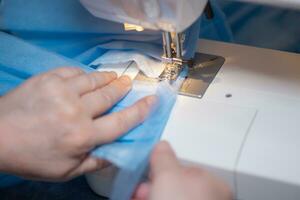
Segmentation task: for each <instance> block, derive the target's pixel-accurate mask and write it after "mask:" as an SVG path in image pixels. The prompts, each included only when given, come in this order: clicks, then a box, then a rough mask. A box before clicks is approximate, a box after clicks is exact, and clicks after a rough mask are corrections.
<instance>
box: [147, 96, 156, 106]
mask: <svg viewBox="0 0 300 200" xmlns="http://www.w3.org/2000/svg"><path fill="white" fill-rule="evenodd" d="M146 102H147V104H148V105H149V106H151V107H152V106H154V105H155V104H156V102H157V96H155V95H153V96H149V97H147V99H146Z"/></svg>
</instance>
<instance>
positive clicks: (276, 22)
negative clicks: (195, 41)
mask: <svg viewBox="0 0 300 200" xmlns="http://www.w3.org/2000/svg"><path fill="white" fill-rule="evenodd" d="M218 3H219V4H220V7H221V8H222V10H223V12H224V14H225V16H226V19H227V23H228V24H229V26H230V29H231V30H232V33H233V38H234V42H237V43H240V44H245V45H252V46H257V47H263V48H270V49H277V50H282V51H290V52H296V53H300V26H299V18H300V12H299V10H292V9H284V8H277V7H271V6H263V5H256V4H246V3H240V2H231V1H224V0H218ZM270 36H271V37H270Z"/></svg>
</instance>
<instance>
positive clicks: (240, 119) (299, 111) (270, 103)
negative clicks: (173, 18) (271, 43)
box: [162, 40, 300, 200]
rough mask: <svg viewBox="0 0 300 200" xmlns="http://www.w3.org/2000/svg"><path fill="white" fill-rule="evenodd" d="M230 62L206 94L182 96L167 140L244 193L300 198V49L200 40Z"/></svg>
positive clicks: (252, 196)
mask: <svg viewBox="0 0 300 200" xmlns="http://www.w3.org/2000/svg"><path fill="white" fill-rule="evenodd" d="M199 52H202V53H206V54H213V55H220V56H222V57H224V58H225V63H224V65H223V66H222V68H221V69H220V71H219V72H218V74H217V76H216V77H215V79H214V80H213V82H212V83H211V84H210V86H209V87H208V89H207V91H206V93H205V95H204V96H203V97H202V98H201V99H198V98H191V97H186V96H181V95H179V96H178V100H177V102H176V104H175V106H174V108H173V111H172V114H171V116H170V119H169V121H168V124H167V126H166V129H165V131H164V133H163V136H162V139H164V140H167V141H169V142H170V143H171V144H172V146H173V147H174V148H175V151H176V153H177V155H178V156H179V158H180V159H181V160H182V161H183V162H186V163H189V164H195V165H200V166H204V167H206V168H208V169H210V170H212V171H213V172H215V173H217V174H218V175H220V176H221V177H223V178H224V179H225V180H226V181H227V182H228V183H229V184H230V185H231V188H232V189H233V191H234V192H235V194H236V197H237V198H238V199H242V200H250V199H256V200H259V199H261V200H266V199H272V200H276V199H278V200H279V199H299V198H300V157H299V156H298V152H300V126H299V119H300V55H297V54H292V53H286V52H280V51H274V50H267V49H260V48H255V47H248V46H241V45H235V44H227V43H221V42H213V41H207V40H202V41H200V42H199Z"/></svg>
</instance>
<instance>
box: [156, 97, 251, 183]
mask: <svg viewBox="0 0 300 200" xmlns="http://www.w3.org/2000/svg"><path fill="white" fill-rule="evenodd" d="M255 113H256V110H255V109H253V108H246V107H240V106H232V105H228V104H223V103H217V102H213V101H205V100H200V99H196V98H190V97H185V96H179V97H178V100H177V102H176V104H175V106H174V109H173V112H172V114H171V116H170V119H169V121H168V124H167V126H166V129H165V131H164V134H163V136H162V139H165V140H168V141H169V142H170V143H171V145H172V146H173V147H174V148H175V151H176V153H177V155H178V157H179V158H180V159H182V160H183V161H187V162H192V163H196V164H200V165H205V166H207V167H209V168H218V169H221V170H222V171H224V172H223V174H224V175H225V176H224V177H223V178H225V179H226V180H227V182H228V183H230V185H231V186H232V187H233V186H234V176H233V173H232V172H233V171H234V167H235V162H236V158H237V156H238V153H239V150H240V148H241V144H242V142H243V139H244V138H245V136H246V134H247V131H248V128H249V126H250V124H251V121H252V119H253V118H254V117H255ZM237 122H238V123H237ZM225 172H226V173H225Z"/></svg>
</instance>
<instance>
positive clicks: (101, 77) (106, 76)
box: [67, 72, 117, 95]
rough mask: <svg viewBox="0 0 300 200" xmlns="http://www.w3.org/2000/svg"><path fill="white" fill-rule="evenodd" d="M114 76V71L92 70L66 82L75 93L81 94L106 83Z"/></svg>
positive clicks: (115, 76)
mask: <svg viewBox="0 0 300 200" xmlns="http://www.w3.org/2000/svg"><path fill="white" fill-rule="evenodd" d="M116 78H117V74H116V73H115V72H92V73H89V74H82V75H80V76H78V77H75V78H73V79H69V80H68V81H67V84H68V85H69V87H70V88H72V90H74V91H75V92H76V93H78V94H79V95H83V94H85V93H88V92H91V91H94V90H96V89H98V88H100V87H103V86H105V85H107V84H108V83H110V82H111V81H113V80H114V79H116Z"/></svg>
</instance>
